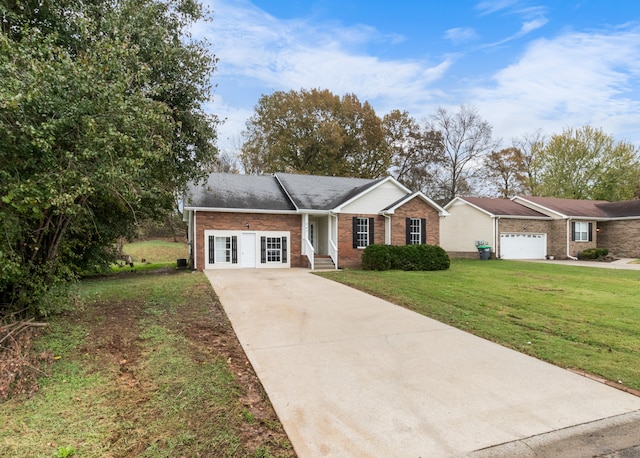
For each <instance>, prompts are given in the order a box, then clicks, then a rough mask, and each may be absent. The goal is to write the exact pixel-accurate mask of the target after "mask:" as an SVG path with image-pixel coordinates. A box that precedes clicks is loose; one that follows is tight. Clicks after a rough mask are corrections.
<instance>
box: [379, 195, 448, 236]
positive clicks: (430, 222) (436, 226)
mask: <svg viewBox="0 0 640 458" xmlns="http://www.w3.org/2000/svg"><path fill="white" fill-rule="evenodd" d="M406 218H426V219H427V241H426V243H428V244H429V245H439V244H440V215H439V214H438V212H437V211H436V210H435V209H434V208H433V207H432V206H431V205H429V204H427V203H426V202H425V201H423V200H422V199H420V198H417V197H416V198H414V199H411V200H410V201H409V202H407V203H406V204H404V205H403V206H401V207H399V208H397V209H396V211H395V213H394V214H393V216H392V217H391V245H405V244H406V241H407V235H406Z"/></svg>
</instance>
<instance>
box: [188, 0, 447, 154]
mask: <svg viewBox="0 0 640 458" xmlns="http://www.w3.org/2000/svg"><path fill="white" fill-rule="evenodd" d="M211 7H212V9H213V10H214V12H215V15H214V20H213V22H212V23H207V24H204V25H202V24H200V25H198V27H197V28H195V29H194V36H195V37H196V38H207V39H208V40H209V41H210V42H211V43H212V49H213V52H214V53H215V54H216V56H217V57H218V58H219V63H218V71H217V75H216V76H217V77H218V78H219V81H218V82H219V86H218V92H219V93H220V94H222V95H223V96H224V94H225V90H226V88H225V87H224V84H225V81H226V82H229V81H231V80H232V81H233V87H234V89H236V90H237V88H238V87H241V88H247V91H249V90H254V91H255V90H258V91H263V92H264V88H265V87H266V88H270V89H271V90H285V91H288V90H291V89H293V90H298V89H301V88H306V89H311V88H321V89H325V88H326V89H329V90H331V91H332V92H334V93H336V94H344V93H355V94H356V95H357V96H358V97H359V98H360V100H361V101H364V100H368V101H370V102H372V103H375V107H376V110H377V111H379V112H381V114H383V113H384V110H390V109H393V108H400V107H406V108H404V109H410V108H411V107H412V106H417V105H424V104H425V103H426V102H428V101H432V100H433V99H434V98H435V97H439V96H440V95H441V91H440V90H438V89H433V85H434V83H436V82H437V81H439V80H440V79H442V78H443V77H444V75H445V74H446V72H447V70H448V69H449V67H450V65H451V58H443V59H441V60H440V61H438V62H434V63H431V62H426V61H421V60H409V59H403V60H400V59H398V60H385V59H381V58H379V57H377V56H374V55H372V54H371V53H369V52H367V50H366V48H367V46H372V45H379V44H380V43H386V44H394V43H397V42H398V41H400V40H402V37H400V36H399V35H393V34H391V35H383V34H380V33H379V32H378V31H377V30H375V29H374V28H372V27H368V26H364V25H356V26H348V27H347V26H342V25H340V24H336V23H325V24H321V25H316V24H312V23H310V22H306V21H304V20H278V19H276V18H274V17H272V16H270V15H268V14H267V13H265V12H264V11H262V10H260V9H258V8H256V7H255V6H254V5H252V4H251V3H249V2H246V1H243V0H239V1H233V2H225V1H214V2H213V3H212V5H211ZM229 86H231V84H229ZM257 88H260V89H257ZM269 92H270V91H269ZM260 95H261V93H260V92H256V93H254V94H253V97H254V100H253V102H252V106H253V105H255V104H256V103H257V102H258V99H259V96H260ZM229 98H230V96H229V97H227V99H229ZM213 108H214V109H215V110H216V113H217V114H218V115H219V116H220V117H221V118H223V117H226V118H227V119H228V121H227V126H228V127H224V128H223V129H222V130H225V131H226V130H227V128H228V129H229V130H231V127H230V126H233V125H236V126H237V125H239V124H241V123H240V122H239V121H237V120H236V119H235V117H236V116H240V115H244V114H245V111H244V110H238V111H235V112H234V111H232V110H229V111H228V112H226V113H225V111H226V110H227V108H228V107H225V106H224V105H220V104H218V103H216V104H215V105H214V106H213ZM221 111H222V112H221ZM249 114H250V113H249ZM246 117H247V116H245V118H244V119H243V120H242V125H244V124H243V123H244V120H245V119H246ZM220 137H221V142H224V135H221V136H220Z"/></svg>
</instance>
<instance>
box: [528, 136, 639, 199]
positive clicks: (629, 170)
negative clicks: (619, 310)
mask: <svg viewBox="0 0 640 458" xmlns="http://www.w3.org/2000/svg"><path fill="white" fill-rule="evenodd" d="M637 154H638V149H637V148H636V147H634V146H633V145H632V144H630V143H627V142H622V141H618V142H617V141H615V139H614V138H613V137H612V136H611V135H608V134H605V133H604V132H603V131H602V129H596V128H593V127H590V126H584V127H581V128H578V129H565V130H564V131H563V132H562V134H556V135H552V136H551V138H550V139H549V141H548V142H546V144H545V145H544V146H543V147H542V148H541V149H539V151H538V153H537V156H536V157H535V161H536V168H537V169H538V170H539V171H540V172H539V184H538V187H537V191H538V195H541V196H550V197H565V198H572V199H595V200H609V201H619V200H627V199H632V198H633V197H634V196H636V195H637V192H638V185H639V183H640V163H639V161H638V156H637Z"/></svg>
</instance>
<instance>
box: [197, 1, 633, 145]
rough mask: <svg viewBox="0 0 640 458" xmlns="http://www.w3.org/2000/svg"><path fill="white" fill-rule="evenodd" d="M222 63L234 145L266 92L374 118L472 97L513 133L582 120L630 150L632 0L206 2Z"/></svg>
mask: <svg viewBox="0 0 640 458" xmlns="http://www.w3.org/2000/svg"><path fill="white" fill-rule="evenodd" d="M205 4H207V5H208V6H209V7H210V9H211V10H212V11H213V15H214V18H213V21H212V22H209V23H205V24H199V25H198V26H197V27H195V28H194V35H195V36H196V37H198V38H206V39H207V40H208V41H209V42H210V43H211V48H212V51H213V53H214V54H215V55H216V56H217V57H218V58H219V62H218V68H217V71H216V73H215V76H214V80H213V82H214V84H216V85H217V87H216V89H215V93H214V100H213V102H212V103H211V104H209V105H208V106H207V110H208V111H210V112H212V113H215V114H217V115H218V116H220V117H221V118H223V119H226V122H225V124H224V125H223V126H221V127H220V129H219V134H220V139H219V145H220V147H221V149H222V150H223V151H229V152H233V151H234V150H236V149H237V147H238V146H239V144H240V132H241V131H242V130H243V128H244V123H245V121H246V119H247V118H248V117H249V116H251V114H252V113H253V108H254V106H255V105H256V104H257V102H258V99H259V98H260V96H261V95H262V94H270V93H272V92H273V91H278V90H282V91H289V90H291V89H294V90H299V89H302V88H305V89H311V88H321V89H329V90H331V91H332V92H333V93H335V94H339V95H342V94H345V93H354V94H356V95H357V96H358V98H359V99H360V100H361V101H363V102H364V101H365V100H367V101H369V102H370V103H371V104H372V106H373V107H374V108H375V110H376V113H377V114H378V115H379V116H380V117H382V116H383V115H384V114H386V113H388V112H389V111H391V110H393V109H399V110H406V111H408V112H409V113H410V114H411V115H412V116H413V117H414V118H416V119H417V120H423V119H425V118H428V117H429V116H431V115H432V114H433V113H434V112H435V111H436V109H437V108H438V107H439V106H443V107H446V108H448V109H450V110H452V111H456V110H457V109H458V108H459V106H460V105H462V104H465V105H470V106H474V107H475V108H476V109H477V110H478V112H479V114H480V115H481V116H482V117H483V118H484V119H485V120H486V121H488V122H489V123H490V124H491V125H492V127H493V134H494V138H496V139H502V144H503V146H509V145H510V144H511V141H512V139H513V138H515V137H520V136H522V135H525V134H531V133H533V132H535V131H536V130H538V129H540V130H541V131H542V133H543V134H546V135H551V134H554V133H561V132H562V130H563V128H567V127H580V126H583V125H586V124H589V125H592V126H594V127H601V128H602V129H603V130H604V131H605V132H606V133H609V134H612V135H613V136H615V137H616V138H617V139H618V140H625V141H630V142H632V143H634V144H636V145H640V2H638V1H636V0H597V1H595V0H575V1H560V0H556V1H528V0H479V1H458V0H450V1H437V0H435V1H422V0H415V1H409V0H395V1H376V0H341V1H337V0H317V1H293V0H254V1H249V0H205Z"/></svg>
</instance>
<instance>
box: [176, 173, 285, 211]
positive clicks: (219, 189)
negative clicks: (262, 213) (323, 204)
mask: <svg viewBox="0 0 640 458" xmlns="http://www.w3.org/2000/svg"><path fill="white" fill-rule="evenodd" d="M185 207H201V208H227V209H255V210H295V207H294V206H293V204H292V203H291V201H290V200H289V198H288V197H287V195H286V194H285V193H284V191H283V190H282V188H281V187H280V185H279V184H278V182H277V180H276V179H275V178H274V177H272V176H256V175H236V174H229V173H212V174H211V175H210V176H209V179H208V180H207V183H205V184H204V185H200V186H194V185H190V187H189V191H188V193H187V198H186V200H185Z"/></svg>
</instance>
